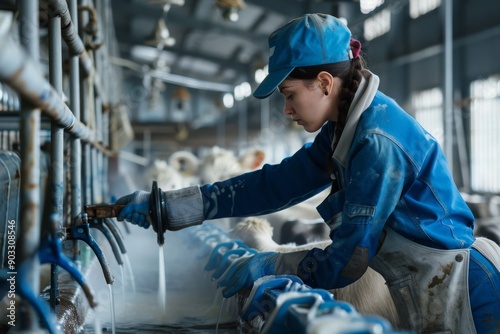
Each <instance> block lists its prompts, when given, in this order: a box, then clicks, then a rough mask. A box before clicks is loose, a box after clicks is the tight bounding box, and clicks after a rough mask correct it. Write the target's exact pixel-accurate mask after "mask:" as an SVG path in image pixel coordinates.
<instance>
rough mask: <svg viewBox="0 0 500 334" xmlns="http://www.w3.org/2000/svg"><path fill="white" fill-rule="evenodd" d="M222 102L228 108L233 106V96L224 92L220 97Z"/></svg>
mask: <svg viewBox="0 0 500 334" xmlns="http://www.w3.org/2000/svg"><path fill="white" fill-rule="evenodd" d="M222 103H224V107H226V108H227V109H230V108H232V107H233V106H234V96H233V94H231V93H226V94H224V96H223V97H222Z"/></svg>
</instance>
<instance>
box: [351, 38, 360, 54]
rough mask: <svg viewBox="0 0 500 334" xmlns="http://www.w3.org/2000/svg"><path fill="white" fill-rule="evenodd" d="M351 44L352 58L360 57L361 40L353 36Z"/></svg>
mask: <svg viewBox="0 0 500 334" xmlns="http://www.w3.org/2000/svg"><path fill="white" fill-rule="evenodd" d="M349 45H350V46H351V55H352V58H354V59H357V58H359V52H360V51H361V42H360V41H358V40H357V39H354V38H351V41H350V43H349Z"/></svg>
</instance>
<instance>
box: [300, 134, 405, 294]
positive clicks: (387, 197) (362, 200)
mask: <svg viewBox="0 0 500 334" xmlns="http://www.w3.org/2000/svg"><path fill="white" fill-rule="evenodd" d="M349 156H350V158H349V159H348V163H347V166H346V185H345V188H344V189H343V190H341V191H344V194H343V195H344V196H340V197H339V198H345V202H344V203H343V206H342V204H340V207H341V208H342V212H341V215H342V221H341V223H340V225H339V227H338V228H337V229H336V230H334V231H332V233H331V234H330V237H331V238H332V244H331V245H330V246H328V247H327V248H326V249H324V250H322V249H317V248H316V249H313V250H311V251H310V252H309V253H308V254H307V255H306V256H305V258H304V260H302V262H301V263H300V264H299V268H298V275H299V276H300V277H301V278H302V279H303V280H304V283H306V284H308V285H310V286H312V287H318V288H324V289H333V288H340V287H344V286H346V285H349V284H351V283H352V282H354V281H356V280H357V279H359V278H360V277H361V276H362V275H363V274H364V272H365V271H366V269H367V268H368V264H369V262H370V260H371V259H372V258H373V257H374V256H375V254H376V251H377V248H378V245H379V237H380V235H381V232H382V229H383V227H384V225H385V223H386V221H387V219H388V218H389V216H390V215H391V213H392V212H393V211H394V209H395V207H396V205H397V204H398V202H399V200H400V197H401V196H402V193H403V192H404V188H405V185H407V184H409V181H410V179H411V178H412V177H413V176H414V170H413V168H412V164H411V163H410V161H409V160H408V158H407V156H406V154H405V152H404V151H403V150H402V149H401V148H400V147H399V146H398V145H397V144H396V143H395V142H394V141H392V140H391V138H390V137H387V136H385V135H382V134H378V133H375V132H373V133H367V134H364V135H362V136H360V137H358V139H356V140H355V142H353V145H352V147H351V151H350V153H349Z"/></svg>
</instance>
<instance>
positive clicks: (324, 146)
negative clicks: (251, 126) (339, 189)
mask: <svg viewBox="0 0 500 334" xmlns="http://www.w3.org/2000/svg"><path fill="white" fill-rule="evenodd" d="M332 129H333V124H332V123H330V122H329V123H327V124H325V125H324V126H323V128H322V129H321V131H320V133H319V134H318V135H317V136H316V138H315V140H314V142H312V143H307V144H305V145H304V146H303V147H302V148H301V149H299V150H298V151H297V152H296V153H295V154H294V155H293V156H291V157H288V158H285V159H284V160H283V161H281V162H280V163H279V164H275V165H269V164H266V165H264V166H263V167H262V168H261V169H259V170H256V171H253V172H249V173H245V174H242V175H239V176H237V177H233V178H230V179H227V180H225V181H221V182H216V183H213V184H206V185H203V186H201V187H200V190H201V193H202V196H203V202H204V215H205V219H216V218H224V217H245V216H253V215H263V214H268V213H272V212H276V211H279V210H283V209H285V208H288V207H290V206H292V205H295V204H297V203H300V202H302V201H304V200H306V199H308V198H310V197H312V196H314V195H316V194H317V193H319V192H320V191H322V190H323V189H325V188H326V187H327V186H328V185H330V184H331V180H330V177H329V175H328V173H327V167H326V166H327V159H328V154H329V152H330V147H331V138H332V136H333V132H332Z"/></svg>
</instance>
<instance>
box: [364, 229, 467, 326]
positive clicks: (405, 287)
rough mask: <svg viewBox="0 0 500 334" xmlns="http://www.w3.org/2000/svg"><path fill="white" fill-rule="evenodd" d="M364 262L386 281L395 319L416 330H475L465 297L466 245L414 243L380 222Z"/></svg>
mask: <svg viewBox="0 0 500 334" xmlns="http://www.w3.org/2000/svg"><path fill="white" fill-rule="evenodd" d="M385 231H386V236H385V239H384V241H383V243H382V244H381V246H380V249H379V251H378V253H377V255H376V256H375V257H374V258H373V260H372V261H371V262H370V267H372V268H373V269H374V270H376V271H377V272H379V273H380V274H381V275H382V276H383V277H384V278H385V280H386V281H387V285H388V287H389V290H390V292H391V296H392V299H393V300H394V303H395V304H396V308H397V310H398V314H399V317H400V320H401V324H402V326H403V327H404V328H406V329H410V330H413V331H416V332H417V333H433V334H438V333H450V334H451V333H454V334H458V333H471V334H474V333H476V329H475V327H474V320H473V318H472V312H471V307H470V300H469V293H468V292H469V282H468V280H469V279H468V278H469V275H468V273H469V250H468V249H457V250H440V249H435V248H430V247H426V246H422V245H420V244H417V243H415V242H413V241H411V240H408V239H406V238H404V237H403V236H401V235H400V234H398V233H396V232H395V231H394V230H392V229H391V228H386V229H385Z"/></svg>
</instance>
